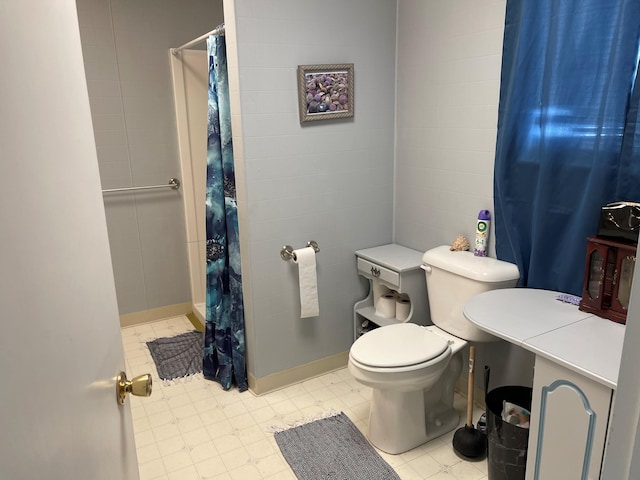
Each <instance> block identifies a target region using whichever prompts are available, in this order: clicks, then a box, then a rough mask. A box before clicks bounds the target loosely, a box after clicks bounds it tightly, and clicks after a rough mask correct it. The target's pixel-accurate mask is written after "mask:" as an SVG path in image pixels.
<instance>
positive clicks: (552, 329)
mask: <svg viewBox="0 0 640 480" xmlns="http://www.w3.org/2000/svg"><path fill="white" fill-rule="evenodd" d="M559 294H560V293H559V292H552V291H549V290H535V289H530V288H508V289H502V290H492V291H489V292H485V293H481V294H480V295H477V296H475V297H473V298H472V299H471V300H469V301H468V302H467V303H466V304H465V306H464V314H465V316H466V317H467V318H468V319H469V321H470V322H471V323H473V324H475V325H477V326H478V327H479V328H481V329H482V330H484V331H486V332H489V333H491V334H493V335H495V336H497V337H499V338H502V339H504V340H507V341H508V342H510V343H514V344H516V345H520V346H521V347H523V348H524V349H526V350H529V351H531V352H533V353H535V354H536V355H541V356H543V357H545V358H547V359H549V360H551V361H553V362H556V363H558V364H560V365H563V366H564V367H566V368H569V369H570V370H573V371H575V372H577V373H580V374H581V375H584V376H586V377H589V378H591V379H592V380H594V381H596V382H599V383H601V384H603V385H606V386H607V387H609V388H612V389H615V388H616V385H617V381H618V371H619V369H620V358H621V354H622V343H623V340H624V332H625V326H624V325H621V324H619V323H615V322H612V321H611V320H607V319H605V318H600V317H598V316H596V315H593V314H590V313H586V312H582V311H580V310H578V307H577V306H575V305H571V304H569V303H564V302H561V301H559V300H556V297H557V296H558V295H559Z"/></svg>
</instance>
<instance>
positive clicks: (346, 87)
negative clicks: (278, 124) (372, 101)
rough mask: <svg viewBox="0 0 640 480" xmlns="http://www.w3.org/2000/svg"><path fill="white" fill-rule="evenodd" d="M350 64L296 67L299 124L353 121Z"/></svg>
mask: <svg viewBox="0 0 640 480" xmlns="http://www.w3.org/2000/svg"><path fill="white" fill-rule="evenodd" d="M353 93H354V92H353V63H342V64H330V65H298V102H299V109H300V123H304V122H312V121H316V120H331V119H333V118H347V117H353Z"/></svg>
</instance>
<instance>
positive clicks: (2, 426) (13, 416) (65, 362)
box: [0, 0, 146, 480]
mask: <svg viewBox="0 0 640 480" xmlns="http://www.w3.org/2000/svg"><path fill="white" fill-rule="evenodd" d="M0 39H1V42H0V44H1V45H2V48H3V53H2V55H1V56H0V62H2V74H1V75H0V175H1V177H0V179H1V180H0V368H1V376H0V432H1V433H0V478H3V479H7V480H9V479H10V480H21V479H25V480H26V479H29V480H30V479H48V480H63V479H64V480H68V479H91V480H102V479H104V480H107V479H108V480H114V479H118V480H135V479H138V469H137V461H136V453H135V445H134V439H133V429H132V421H131V411H130V408H129V405H128V402H127V404H126V405H125V406H120V405H119V404H118V403H117V401H116V389H115V388H116V387H115V377H116V375H117V374H118V372H119V371H120V370H124V360H123V348H122V339H121V337H120V329H119V325H118V311H117V305H116V296H115V287H114V281H113V273H112V270H111V258H110V253H109V246H108V241H107V230H106V222H105V216H104V206H103V204H102V195H101V192H100V188H101V187H100V180H99V174H98V163H97V157H96V151H95V145H94V140H93V131H92V125H91V116H90V111H89V99H88V95H87V88H86V82H85V77H84V67H83V63H82V53H81V48H80V35H79V31H78V23H77V17H76V6H75V2H74V1H73V0H29V1H25V0H2V3H1V4H0ZM127 373H128V374H129V376H131V375H132V374H134V373H135V374H138V373H146V372H127Z"/></svg>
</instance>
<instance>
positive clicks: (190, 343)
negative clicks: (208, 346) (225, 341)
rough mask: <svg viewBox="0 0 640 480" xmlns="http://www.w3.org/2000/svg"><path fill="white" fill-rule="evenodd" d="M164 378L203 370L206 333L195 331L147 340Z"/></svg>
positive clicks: (177, 376) (183, 375) (173, 377)
mask: <svg viewBox="0 0 640 480" xmlns="http://www.w3.org/2000/svg"><path fill="white" fill-rule="evenodd" d="M147 346H148V347H149V351H150V352H151V357H152V358H153V361H154V362H155V364H156V368H157V369H158V376H159V377H160V378H161V379H162V380H175V379H176V378H180V377H185V376H187V375H193V374H195V373H199V372H201V371H202V359H203V349H204V333H203V332H198V331H195V330H194V331H193V332H187V333H182V334H180V335H176V336H175V337H165V338H157V339H156V340H152V341H150V342H147Z"/></svg>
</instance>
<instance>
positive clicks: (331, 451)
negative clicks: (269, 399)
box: [274, 413, 400, 480]
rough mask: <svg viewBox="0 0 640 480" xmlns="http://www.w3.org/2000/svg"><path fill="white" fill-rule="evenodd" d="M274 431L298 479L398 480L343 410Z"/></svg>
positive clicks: (277, 441) (283, 453)
mask: <svg viewBox="0 0 640 480" xmlns="http://www.w3.org/2000/svg"><path fill="white" fill-rule="evenodd" d="M274 435H275V439H276V443H277V444H278V446H279V447H280V451H282V455H283V456H284V458H285V460H286V461H287V462H288V463H289V465H290V466H291V469H292V470H293V472H294V473H295V474H296V477H298V479H299V480H325V479H327V480H328V479H330V480H400V477H398V475H397V474H396V472H395V471H394V470H393V468H391V467H390V466H389V464H388V463H387V462H385V461H384V460H383V459H382V457H381V456H380V455H378V452H376V451H375V450H374V448H373V447H372V446H371V445H370V444H369V442H368V441H367V440H366V439H365V438H364V436H363V435H362V433H360V430H358V427H356V426H355V425H354V424H353V423H352V422H351V420H349V418H348V417H347V416H346V415H345V414H344V413H339V414H338V415H335V416H332V417H329V418H323V419H321V420H316V421H313V422H311V423H307V424H305V425H300V426H298V427H293V428H290V429H288V430H284V431H281V432H276V433H275V434H274Z"/></svg>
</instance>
